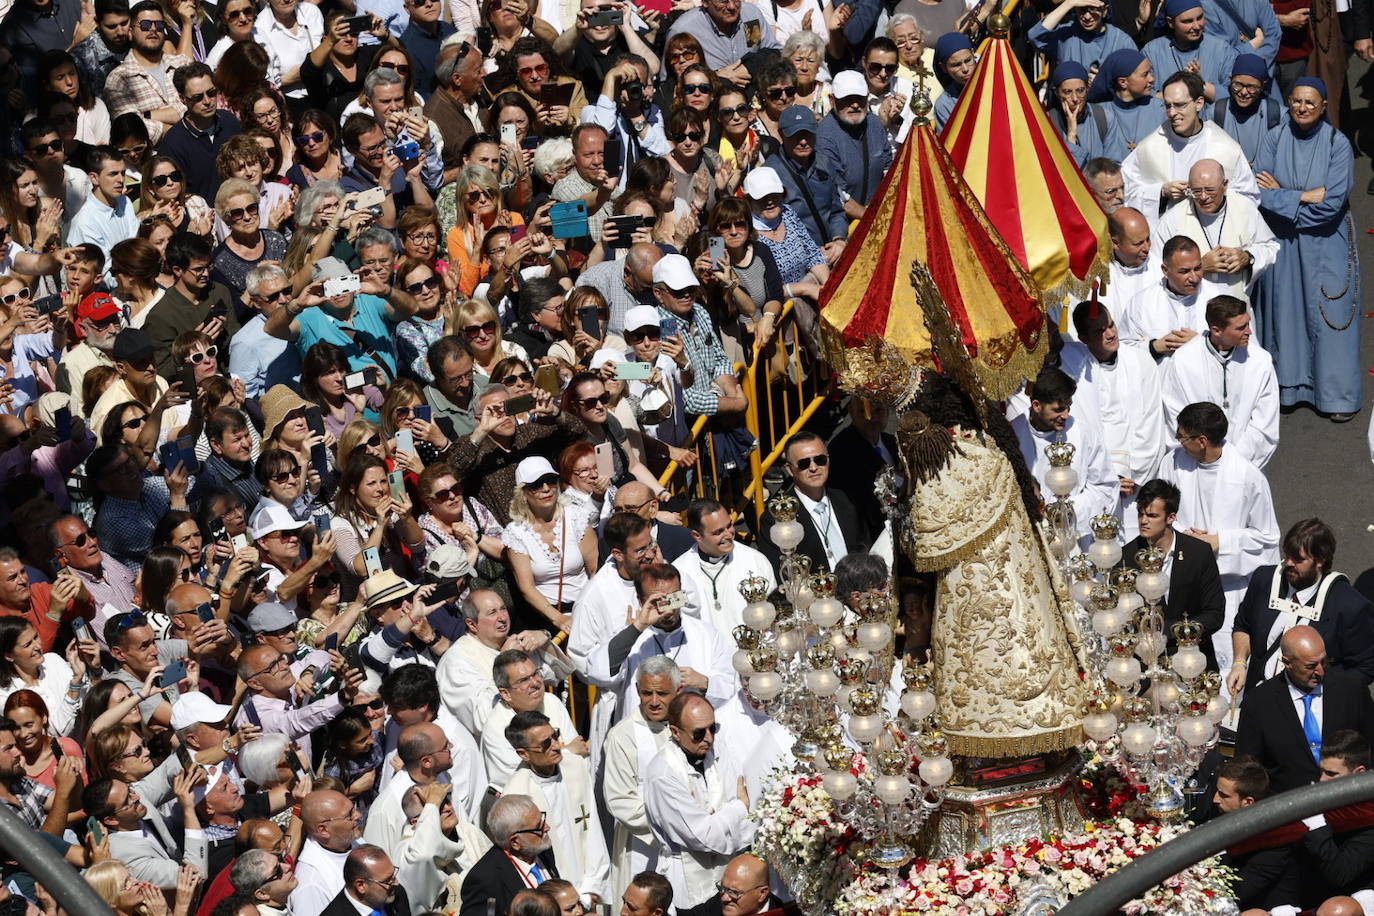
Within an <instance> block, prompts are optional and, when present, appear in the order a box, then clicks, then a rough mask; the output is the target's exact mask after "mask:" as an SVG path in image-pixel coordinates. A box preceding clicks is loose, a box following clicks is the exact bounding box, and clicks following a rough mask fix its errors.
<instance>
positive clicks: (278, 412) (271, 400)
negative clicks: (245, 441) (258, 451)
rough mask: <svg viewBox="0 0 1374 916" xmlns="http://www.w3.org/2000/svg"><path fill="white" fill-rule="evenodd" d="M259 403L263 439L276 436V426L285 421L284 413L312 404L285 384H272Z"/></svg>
mask: <svg viewBox="0 0 1374 916" xmlns="http://www.w3.org/2000/svg"><path fill="white" fill-rule="evenodd" d="M259 403H260V404H261V405H262V418H263V425H264V427H265V428H264V430H263V433H264V434H263V438H264V439H275V438H276V437H277V427H279V426H281V425H282V424H283V423H285V422H286V415H287V414H289V413H291V411H293V410H298V409H304V408H308V407H310V406H312V405H311V404H310V402H309V401H307V400H306V399H305V398H303V397H301V396H300V395H299V394H296V392H294V391H292V390H291V389H290V388H288V387H287V386H285V385H273V386H272V387H271V388H269V389H267V393H266V394H264V395H263V396H262V400H261V401H260V402H259Z"/></svg>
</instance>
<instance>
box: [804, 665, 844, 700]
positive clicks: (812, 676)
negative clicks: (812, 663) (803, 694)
mask: <svg viewBox="0 0 1374 916" xmlns="http://www.w3.org/2000/svg"><path fill="white" fill-rule="evenodd" d="M806 689H807V690H809V691H811V692H812V693H813V694H815V695H816V696H818V697H833V696H834V695H835V691H836V690H839V689H840V679H839V678H838V677H836V675H835V672H833V671H831V670H830V669H829V668H819V669H817V670H815V671H808V672H806Z"/></svg>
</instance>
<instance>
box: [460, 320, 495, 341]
mask: <svg viewBox="0 0 1374 916" xmlns="http://www.w3.org/2000/svg"><path fill="white" fill-rule="evenodd" d="M495 333H496V322H494V321H484V322H482V323H481V324H470V325H468V326H467V327H465V328H463V334H465V335H466V336H467V339H468V340H476V339H477V338H479V337H482V336H483V335H487V334H495Z"/></svg>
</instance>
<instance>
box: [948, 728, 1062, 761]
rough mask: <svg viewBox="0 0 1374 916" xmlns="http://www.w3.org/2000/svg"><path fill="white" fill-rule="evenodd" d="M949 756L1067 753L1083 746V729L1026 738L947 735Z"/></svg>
mask: <svg viewBox="0 0 1374 916" xmlns="http://www.w3.org/2000/svg"><path fill="white" fill-rule="evenodd" d="M944 735H945V739H946V740H947V741H948V742H949V752H950V753H951V754H956V755H958V756H961V757H992V758H1006V757H1022V756H1025V755H1027V754H1043V753H1047V752H1049V751H1066V750H1069V749H1071V748H1075V747H1077V746H1078V745H1080V744H1081V743H1082V742H1083V726H1082V725H1077V724H1076V725H1071V726H1068V727H1067V728H1061V729H1059V730H1058V731H1053V732H1040V733H1037V734H1035V735H1030V736H1027V737H1025V738H985V737H981V736H978V735H959V734H954V733H951V732H950V731H949V730H948V729H946V730H945V732H944Z"/></svg>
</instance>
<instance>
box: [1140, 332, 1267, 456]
mask: <svg viewBox="0 0 1374 916" xmlns="http://www.w3.org/2000/svg"><path fill="white" fill-rule="evenodd" d="M1161 390H1162V394H1163V399H1164V423H1165V432H1166V433H1167V435H1168V437H1169V443H1170V444H1171V445H1172V444H1173V443H1174V431H1175V430H1176V429H1177V423H1178V414H1179V411H1181V410H1183V408H1185V407H1187V406H1188V405H1189V404H1196V403H1198V402H1200V401H1211V402H1212V403H1213V404H1216V405H1217V406H1219V407H1220V408H1221V409H1222V411H1224V412H1225V414H1226V421H1227V424H1228V426H1227V430H1226V445H1227V447H1228V448H1234V449H1235V450H1236V451H1238V452H1240V454H1241V455H1242V456H1243V457H1244V458H1245V459H1246V460H1247V461H1249V462H1250V463H1251V464H1253V465H1254V466H1255V467H1257V468H1260V469H1261V470H1262V469H1263V468H1264V466H1265V465H1266V464H1268V463H1269V459H1270V458H1272V457H1273V456H1274V452H1275V450H1277V449H1278V446H1279V381H1278V376H1277V375H1276V374H1275V372H1274V360H1273V358H1272V357H1271V356H1270V355H1269V352H1268V351H1267V350H1265V349H1264V348H1263V347H1261V346H1260V345H1259V342H1258V341H1256V340H1254V339H1252V340H1251V341H1250V344H1249V346H1246V347H1235V348H1233V349H1231V350H1230V351H1229V352H1226V353H1222V352H1220V351H1218V350H1217V348H1216V347H1214V346H1212V341H1211V335H1210V332H1209V333H1206V334H1199V335H1198V336H1197V337H1194V338H1193V339H1192V340H1190V341H1188V342H1187V343H1186V344H1184V345H1183V346H1181V347H1179V348H1178V349H1177V350H1175V351H1174V355H1173V356H1172V357H1171V358H1170V359H1169V360H1168V361H1167V362H1166V363H1165V365H1164V372H1163V384H1162V386H1161Z"/></svg>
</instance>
